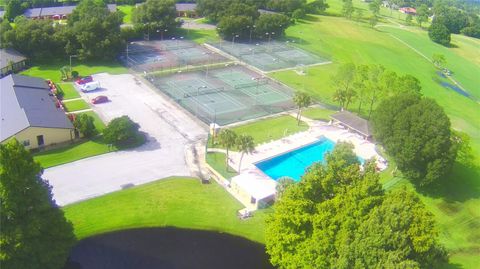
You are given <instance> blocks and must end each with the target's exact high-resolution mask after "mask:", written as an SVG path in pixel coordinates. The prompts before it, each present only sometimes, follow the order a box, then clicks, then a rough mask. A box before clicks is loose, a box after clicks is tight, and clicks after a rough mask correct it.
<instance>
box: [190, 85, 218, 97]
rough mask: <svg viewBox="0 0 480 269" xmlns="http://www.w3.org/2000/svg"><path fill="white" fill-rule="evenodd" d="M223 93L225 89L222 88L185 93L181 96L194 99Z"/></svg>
mask: <svg viewBox="0 0 480 269" xmlns="http://www.w3.org/2000/svg"><path fill="white" fill-rule="evenodd" d="M223 91H225V88H224V87H219V88H214V89H207V90H203V91H198V92H191V93H185V94H184V95H183V97H184V98H188V97H195V96H201V95H207V94H213V93H219V92H223Z"/></svg>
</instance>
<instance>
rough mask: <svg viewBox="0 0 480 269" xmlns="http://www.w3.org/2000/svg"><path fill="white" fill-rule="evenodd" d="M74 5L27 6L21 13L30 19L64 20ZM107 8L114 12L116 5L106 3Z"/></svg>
mask: <svg viewBox="0 0 480 269" xmlns="http://www.w3.org/2000/svg"><path fill="white" fill-rule="evenodd" d="M75 7H76V6H58V7H40V8H29V9H27V10H25V12H24V13H23V15H24V16H25V17H27V18H30V19H53V20H65V19H67V17H68V15H70V14H72V12H73V10H74V9H75ZM107 8H108V10H109V11H110V12H115V11H116V10H117V5H116V4H108V5H107Z"/></svg>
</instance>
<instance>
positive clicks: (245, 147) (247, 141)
mask: <svg viewBox="0 0 480 269" xmlns="http://www.w3.org/2000/svg"><path fill="white" fill-rule="evenodd" d="M236 144H237V148H238V150H239V151H240V152H241V153H242V155H241V157H240V163H239V164H238V172H239V173H240V169H241V168H242V160H243V155H244V154H245V153H247V154H250V153H252V152H253V151H254V150H255V144H254V143H253V137H251V136H250V135H244V134H242V135H240V136H238V137H237V143H236Z"/></svg>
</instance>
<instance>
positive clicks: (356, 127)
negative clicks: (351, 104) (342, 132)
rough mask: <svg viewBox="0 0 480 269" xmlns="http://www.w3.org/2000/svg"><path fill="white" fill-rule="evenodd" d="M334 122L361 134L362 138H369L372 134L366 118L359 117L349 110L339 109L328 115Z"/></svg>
mask: <svg viewBox="0 0 480 269" xmlns="http://www.w3.org/2000/svg"><path fill="white" fill-rule="evenodd" d="M330 117H331V118H332V119H333V121H334V124H335V123H336V124H339V125H342V126H344V127H346V128H347V129H349V130H352V131H354V132H357V133H359V134H361V135H362V136H363V137H364V138H366V139H369V138H370V137H371V136H372V131H371V128H370V124H369V123H368V121H367V120H366V119H363V118H360V117H359V116H357V115H355V114H353V113H352V112H350V111H346V110H344V111H340V112H337V113H335V114H333V115H331V116H330Z"/></svg>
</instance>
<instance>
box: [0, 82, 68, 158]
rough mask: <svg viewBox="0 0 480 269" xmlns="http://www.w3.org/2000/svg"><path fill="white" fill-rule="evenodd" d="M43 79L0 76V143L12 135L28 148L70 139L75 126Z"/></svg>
mask: <svg viewBox="0 0 480 269" xmlns="http://www.w3.org/2000/svg"><path fill="white" fill-rule="evenodd" d="M55 102H56V99H55V97H54V96H53V94H52V93H51V92H50V88H49V86H48V85H47V83H46V82H45V81H44V80H43V79H39V78H33V77H27V76H21V75H15V74H13V75H9V76H6V77H4V78H2V79H0V116H1V122H0V143H5V142H7V141H8V140H9V139H10V138H12V137H15V138H16V139H17V140H18V141H20V143H22V144H23V145H24V146H25V147H26V148H28V149H35V148H42V147H46V146H51V145H55V144H60V143H64V142H69V141H72V140H73V139H74V138H75V130H74V128H73V125H72V123H71V122H70V120H68V118H67V116H66V115H65V112H64V111H63V110H62V109H61V108H57V106H56V104H55Z"/></svg>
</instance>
